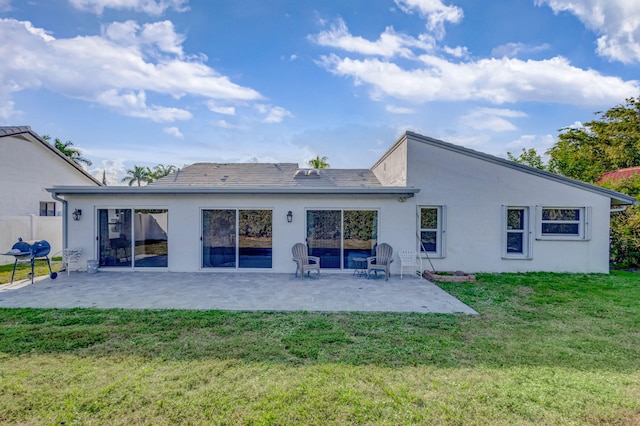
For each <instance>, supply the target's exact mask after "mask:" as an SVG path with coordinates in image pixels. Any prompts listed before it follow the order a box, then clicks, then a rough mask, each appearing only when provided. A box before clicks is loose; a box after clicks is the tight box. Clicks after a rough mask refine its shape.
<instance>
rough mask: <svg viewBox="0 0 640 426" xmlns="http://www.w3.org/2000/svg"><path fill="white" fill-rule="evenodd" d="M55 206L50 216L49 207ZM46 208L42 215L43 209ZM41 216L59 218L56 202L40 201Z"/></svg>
mask: <svg viewBox="0 0 640 426" xmlns="http://www.w3.org/2000/svg"><path fill="white" fill-rule="evenodd" d="M51 204H53V214H49V212H50V210H49V205H51ZM43 206H44V207H45V209H44V213H45V214H42V212H43V210H42V207H43ZM39 213H40V216H41V217H53V216H57V215H58V203H56V202H55V201H40V212H39Z"/></svg>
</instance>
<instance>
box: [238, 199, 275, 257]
mask: <svg viewBox="0 0 640 426" xmlns="http://www.w3.org/2000/svg"><path fill="white" fill-rule="evenodd" d="M272 216H273V214H272V212H271V210H240V211H239V214H238V256H239V259H238V265H239V267H240V268H271V263H272V262H271V250H272V248H271V238H272V237H271V235H272V226H271V224H272Z"/></svg>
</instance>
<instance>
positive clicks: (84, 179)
mask: <svg viewBox="0 0 640 426" xmlns="http://www.w3.org/2000/svg"><path fill="white" fill-rule="evenodd" d="M0 170H2V184H1V185H0V249H3V251H6V250H8V249H10V248H11V246H12V245H13V243H15V242H16V240H17V239H18V237H22V238H24V239H25V240H27V239H46V240H47V241H49V243H50V244H51V246H52V253H56V252H58V251H60V250H62V246H63V241H62V235H63V231H62V226H63V220H62V219H63V217H64V215H63V204H62V202H61V201H58V200H55V199H52V198H51V194H49V193H47V191H46V190H45V188H48V187H51V186H52V185H85V186H90V187H95V186H99V185H101V184H100V182H99V181H97V180H96V179H95V178H94V177H93V176H91V175H90V174H89V173H88V172H87V171H86V170H84V169H83V168H82V167H81V166H79V165H78V164H76V163H75V162H74V161H72V160H70V159H69V158H67V157H66V156H65V155H63V154H62V153H61V152H60V151H59V150H57V149H56V148H55V147H54V146H52V145H51V144H50V143H48V142H47V141H45V140H44V139H42V138H41V137H40V136H38V134H36V133H35V132H34V131H32V130H31V128H30V127H28V126H20V127H0ZM4 249H6V250H4ZM13 260H14V259H13V257H8V256H2V257H0V262H1V263H7V262H13Z"/></svg>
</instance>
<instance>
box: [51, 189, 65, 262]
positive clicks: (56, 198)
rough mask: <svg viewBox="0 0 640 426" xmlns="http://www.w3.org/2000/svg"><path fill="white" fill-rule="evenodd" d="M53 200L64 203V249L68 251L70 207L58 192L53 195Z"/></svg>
mask: <svg viewBox="0 0 640 426" xmlns="http://www.w3.org/2000/svg"><path fill="white" fill-rule="evenodd" d="M51 198H53V199H54V200H56V201H60V202H61V203H62V249H63V250H64V249H66V248H67V245H68V234H69V231H68V229H69V214H68V212H69V207H68V202H67V200H65V199H64V198H60V197H59V196H58V193H57V192H52V193H51Z"/></svg>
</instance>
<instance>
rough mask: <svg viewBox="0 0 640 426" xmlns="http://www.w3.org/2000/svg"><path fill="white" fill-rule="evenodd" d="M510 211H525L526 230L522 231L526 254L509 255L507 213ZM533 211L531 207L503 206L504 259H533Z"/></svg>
mask: <svg viewBox="0 0 640 426" xmlns="http://www.w3.org/2000/svg"><path fill="white" fill-rule="evenodd" d="M510 209H523V210H524V229H523V230H522V234H523V238H524V240H523V241H522V245H523V248H524V253H508V252H507V236H508V233H509V230H508V229H507V212H508V211H509V210H510ZM532 210H533V209H531V208H530V207H529V206H507V205H504V204H503V205H502V258H503V259H516V260H518V259H519V260H522V259H526V260H530V259H533V241H532V240H533V238H532V231H531V223H532V221H531V216H532V215H531V211H532Z"/></svg>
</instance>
